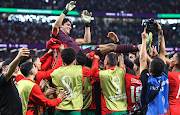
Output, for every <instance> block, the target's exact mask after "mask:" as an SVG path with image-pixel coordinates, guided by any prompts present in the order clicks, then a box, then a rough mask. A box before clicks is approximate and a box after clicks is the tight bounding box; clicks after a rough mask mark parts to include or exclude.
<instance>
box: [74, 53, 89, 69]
mask: <svg viewBox="0 0 180 115" xmlns="http://www.w3.org/2000/svg"><path fill="white" fill-rule="evenodd" d="M76 62H77V64H78V65H82V66H84V65H85V64H86V62H87V57H86V55H85V54H84V53H82V52H78V53H77V54H76Z"/></svg>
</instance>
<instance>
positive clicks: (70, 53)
mask: <svg viewBox="0 0 180 115" xmlns="http://www.w3.org/2000/svg"><path fill="white" fill-rule="evenodd" d="M61 58H62V60H63V62H64V63H65V64H67V65H69V64H71V63H73V61H75V59H76V51H75V50H74V49H73V48H71V47H68V48H65V49H63V50H62V51H61Z"/></svg>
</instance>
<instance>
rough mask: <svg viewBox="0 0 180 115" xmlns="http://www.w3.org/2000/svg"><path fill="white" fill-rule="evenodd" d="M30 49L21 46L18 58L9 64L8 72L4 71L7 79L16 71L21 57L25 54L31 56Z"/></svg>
mask: <svg viewBox="0 0 180 115" xmlns="http://www.w3.org/2000/svg"><path fill="white" fill-rule="evenodd" d="M29 53H30V51H29V50H28V49H27V48H21V49H20V51H19V53H18V55H17V56H16V58H15V59H14V60H13V61H12V62H11V63H10V64H9V66H8V70H7V72H5V73H4V77H5V78H6V81H8V80H9V79H10V78H11V76H12V74H13V72H14V71H15V69H16V67H17V66H18V64H19V62H20V60H21V58H22V57H23V56H29Z"/></svg>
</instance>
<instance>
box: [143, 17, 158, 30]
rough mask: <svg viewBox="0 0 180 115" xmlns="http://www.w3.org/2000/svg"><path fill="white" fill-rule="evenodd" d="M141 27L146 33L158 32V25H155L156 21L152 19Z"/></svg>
mask: <svg viewBox="0 0 180 115" xmlns="http://www.w3.org/2000/svg"><path fill="white" fill-rule="evenodd" d="M142 25H143V29H144V28H145V27H146V31H147V32H157V31H158V25H157V24H156V21H155V20H154V19H152V18H150V19H148V20H147V21H145V22H144V23H143V24H142Z"/></svg>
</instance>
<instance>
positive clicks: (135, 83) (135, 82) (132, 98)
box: [125, 73, 142, 110]
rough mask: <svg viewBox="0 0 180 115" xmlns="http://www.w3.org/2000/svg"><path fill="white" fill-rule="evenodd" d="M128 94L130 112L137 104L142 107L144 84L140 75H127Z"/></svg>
mask: <svg viewBox="0 0 180 115" xmlns="http://www.w3.org/2000/svg"><path fill="white" fill-rule="evenodd" d="M125 84H126V94H127V102H128V110H129V109H132V107H133V106H134V105H135V104H136V103H137V104H139V105H140V93H141V88H142V84H141V81H140V75H138V76H134V75H132V74H129V73H126V74H125Z"/></svg>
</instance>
